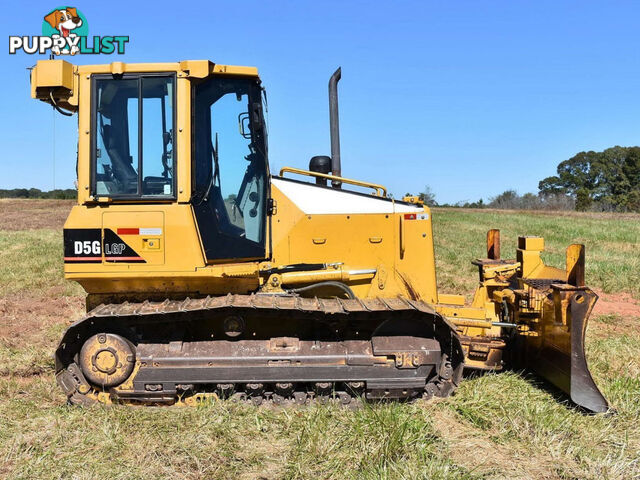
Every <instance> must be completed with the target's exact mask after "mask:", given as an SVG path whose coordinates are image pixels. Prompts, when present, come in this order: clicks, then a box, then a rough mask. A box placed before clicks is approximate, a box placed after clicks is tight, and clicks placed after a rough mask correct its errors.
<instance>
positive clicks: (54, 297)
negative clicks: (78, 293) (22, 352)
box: [0, 289, 84, 348]
mask: <svg viewBox="0 0 640 480" xmlns="http://www.w3.org/2000/svg"><path fill="white" fill-rule="evenodd" d="M83 311H84V300H83V299H82V298H81V297H64V296H62V295H61V294H60V291H59V289H52V290H51V291H50V292H47V293H46V294H45V295H43V296H30V295H28V294H15V295H9V296H7V297H3V298H0V342H1V343H2V344H4V345H6V346H8V347H12V348H23V347H27V346H28V347H33V346H35V345H47V344H49V343H50V342H51V340H50V339H49V338H48V336H47V334H46V333H47V331H48V330H49V329H50V328H51V327H52V326H53V325H56V324H68V323H70V322H72V321H74V320H76V319H77V318H78V317H79V316H80V315H82V312H83Z"/></svg>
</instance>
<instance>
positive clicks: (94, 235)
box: [63, 228, 102, 263]
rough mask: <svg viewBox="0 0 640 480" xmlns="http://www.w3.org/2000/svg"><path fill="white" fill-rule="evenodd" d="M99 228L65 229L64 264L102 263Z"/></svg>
mask: <svg viewBox="0 0 640 480" xmlns="http://www.w3.org/2000/svg"><path fill="white" fill-rule="evenodd" d="M101 236H102V235H101V232H100V229H99V228H65V229H64V232H63V238H64V263H102V242H101Z"/></svg>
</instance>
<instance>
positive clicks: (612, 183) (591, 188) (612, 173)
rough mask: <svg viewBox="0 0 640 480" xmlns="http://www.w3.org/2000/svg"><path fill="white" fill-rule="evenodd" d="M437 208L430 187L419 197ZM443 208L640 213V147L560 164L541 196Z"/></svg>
mask: <svg viewBox="0 0 640 480" xmlns="http://www.w3.org/2000/svg"><path fill="white" fill-rule="evenodd" d="M420 196H421V198H423V199H424V201H425V203H426V204H428V205H438V203H437V202H436V200H435V196H434V195H433V193H432V192H431V189H430V188H429V187H426V188H425V192H424V193H423V194H421V195H420ZM440 206H449V207H463V208H500V209H516V210H577V211H600V212H640V147H618V146H616V147H612V148H608V149H606V150H604V151H602V152H593V151H590V152H580V153H578V154H577V155H574V156H573V157H571V158H570V159H568V160H564V161H563V162H560V164H558V167H557V169H556V175H553V176H551V177H547V178H545V179H543V180H541V181H540V182H539V183H538V193H525V194H524V195H520V194H518V192H516V191H515V190H512V189H509V190H505V191H504V192H502V193H501V194H500V195H496V196H495V197H491V198H490V199H489V201H488V202H484V200H482V199H480V200H478V201H476V202H468V201H465V202H458V203H456V204H453V205H451V204H447V205H440Z"/></svg>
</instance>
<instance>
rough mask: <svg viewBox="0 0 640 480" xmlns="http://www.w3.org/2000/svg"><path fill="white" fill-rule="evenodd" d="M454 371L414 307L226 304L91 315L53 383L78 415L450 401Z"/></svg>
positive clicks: (325, 302) (244, 299) (66, 349)
mask: <svg viewBox="0 0 640 480" xmlns="http://www.w3.org/2000/svg"><path fill="white" fill-rule="evenodd" d="M463 362H464V355H463V352H462V348H461V346H460V341H459V338H458V336H457V334H456V333H455V328H454V327H453V326H452V325H451V324H449V323H448V322H447V321H446V320H445V319H444V318H443V317H441V316H440V315H439V314H437V313H436V312H435V311H434V310H433V309H431V308H430V307H429V306H428V305H426V304H424V303H422V302H418V301H413V300H408V299H401V298H392V299H367V300H359V299H349V300H343V299H321V298H301V297H297V296H266V295H228V296H225V297H206V298H200V299H186V300H180V301H170V300H167V301H164V302H143V303H123V304H110V305H101V306H99V307H97V308H95V309H94V310H92V311H91V312H89V313H88V314H87V315H86V316H85V317H84V318H82V319H81V320H79V321H77V322H75V323H74V324H73V325H71V326H70V327H69V329H68V330H67V331H66V332H65V334H64V336H63V338H62V341H61V342H60V345H59V347H58V349H57V350H56V377H57V380H58V384H59V385H60V386H61V387H62V389H63V390H64V392H65V393H66V394H67V396H68V398H69V400H70V402H72V403H77V404H90V403H94V402H96V401H98V402H105V403H110V402H119V403H131V404H187V405H193V404H197V403H198V402H200V401H202V400H206V399H208V398H210V397H218V398H233V399H236V400H243V401H244V400H246V401H250V402H253V403H254V404H260V403H263V402H265V401H268V402H273V403H276V404H283V403H297V404H304V403H307V402H309V401H314V400H319V401H329V400H330V399H335V401H338V402H341V403H344V404H348V403H350V402H351V400H352V399H353V398H354V397H364V398H366V399H368V400H378V399H398V400H413V399H416V398H423V397H431V396H447V395H450V394H451V393H453V391H454V390H455V388H456V386H457V384H458V382H459V381H460V379H461V377H462V368H463Z"/></svg>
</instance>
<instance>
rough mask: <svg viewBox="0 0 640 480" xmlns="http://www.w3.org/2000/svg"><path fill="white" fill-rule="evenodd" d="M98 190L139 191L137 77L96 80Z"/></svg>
mask: <svg viewBox="0 0 640 480" xmlns="http://www.w3.org/2000/svg"><path fill="white" fill-rule="evenodd" d="M96 95H97V112H96V122H97V125H96V128H97V130H94V131H97V142H96V146H97V149H96V154H95V157H96V168H95V180H96V186H95V191H96V194H98V195H113V194H116V195H117V194H136V193H137V191H138V81H137V80H135V79H132V80H97V81H96Z"/></svg>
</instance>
